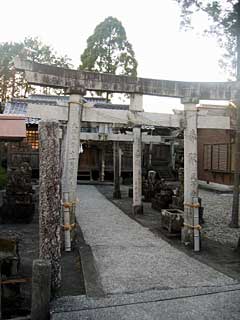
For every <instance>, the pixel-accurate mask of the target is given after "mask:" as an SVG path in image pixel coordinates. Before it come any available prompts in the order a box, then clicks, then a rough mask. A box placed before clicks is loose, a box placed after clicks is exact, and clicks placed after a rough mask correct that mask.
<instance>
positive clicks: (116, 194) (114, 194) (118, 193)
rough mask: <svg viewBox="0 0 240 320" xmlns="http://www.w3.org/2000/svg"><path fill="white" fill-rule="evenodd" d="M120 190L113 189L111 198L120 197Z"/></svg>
mask: <svg viewBox="0 0 240 320" xmlns="http://www.w3.org/2000/svg"><path fill="white" fill-rule="evenodd" d="M121 197H122V196H121V191H120V190H114V191H113V199H121Z"/></svg>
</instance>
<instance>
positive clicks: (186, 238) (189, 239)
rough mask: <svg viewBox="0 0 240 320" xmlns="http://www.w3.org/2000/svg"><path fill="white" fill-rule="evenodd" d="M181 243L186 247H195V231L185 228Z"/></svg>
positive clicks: (182, 231)
mask: <svg viewBox="0 0 240 320" xmlns="http://www.w3.org/2000/svg"><path fill="white" fill-rule="evenodd" d="M181 242H182V243H183V244H185V245H186V246H191V245H193V230H192V229H190V228H187V227H183V228H182V230H181Z"/></svg>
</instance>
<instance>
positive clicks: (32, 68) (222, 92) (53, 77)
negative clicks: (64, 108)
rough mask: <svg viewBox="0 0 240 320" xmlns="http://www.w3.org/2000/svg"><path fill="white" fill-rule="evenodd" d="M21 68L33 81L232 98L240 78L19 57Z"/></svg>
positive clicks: (51, 84) (114, 89) (135, 91)
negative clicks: (116, 71) (162, 76)
mask: <svg viewBox="0 0 240 320" xmlns="http://www.w3.org/2000/svg"><path fill="white" fill-rule="evenodd" d="M15 67H16V69H17V70H22V71H25V75H26V79H27V81H28V82H29V83H32V84H38V85H45V86H50V87H56V88H70V87H73V88H74V87H81V86H84V88H85V89H86V90H94V91H105V92H106V91H108V92H123V93H132V94H136V93H138V94H145V95H154V96H166V97H193V98H195V97H198V98H199V99H205V100H211V99H213V100H231V99H232V98H233V97H234V96H235V92H236V90H237V88H238V87H239V83H238V82H184V81H171V80H155V79H144V78H133V77H127V76H117V75H112V74H101V73H94V72H85V71H80V70H71V69H64V68H59V67H54V66H49V65H44V64H39V63H32V62H30V61H21V60H20V59H19V58H17V59H15Z"/></svg>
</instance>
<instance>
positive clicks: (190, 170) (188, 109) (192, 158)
mask: <svg viewBox="0 0 240 320" xmlns="http://www.w3.org/2000/svg"><path fill="white" fill-rule="evenodd" d="M182 103H183V104H184V113H185V128H184V227H183V229H182V242H183V243H185V244H190V243H191V244H192V243H193V230H194V228H193V226H194V221H193V208H194V206H195V205H196V204H193V198H197V197H198V174H197V108H196V104H197V103H198V101H197V100H196V99H182Z"/></svg>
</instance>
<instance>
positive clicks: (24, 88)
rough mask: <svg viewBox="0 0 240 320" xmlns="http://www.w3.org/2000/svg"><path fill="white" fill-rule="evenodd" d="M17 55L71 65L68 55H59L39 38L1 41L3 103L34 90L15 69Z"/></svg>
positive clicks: (0, 61) (49, 62)
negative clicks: (14, 61)
mask: <svg viewBox="0 0 240 320" xmlns="http://www.w3.org/2000/svg"><path fill="white" fill-rule="evenodd" d="M17 55H18V56H19V57H20V58H22V59H28V60H30V61H33V62H39V63H46V64H51V65H56V66H59V67H65V68H69V67H70V66H71V65H70V59H69V58H68V57H67V56H58V55H57V54H56V52H55V51H54V50H53V49H52V48H51V47H50V46H48V45H45V44H43V43H42V42H41V41H40V40H39V39H38V38H31V37H29V38H25V39H24V41H23V42H19V43H12V42H3V43H0V102H3V103H4V102H5V101H6V100H7V99H8V98H10V97H19V96H26V95H27V93H29V92H30V91H31V90H32V88H31V87H29V86H28V85H27V83H26V82H25V81H24V78H23V75H22V74H21V73H17V72H15V70H14V66H13V59H14V57H15V56H17Z"/></svg>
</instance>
